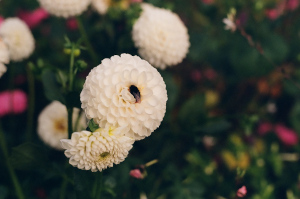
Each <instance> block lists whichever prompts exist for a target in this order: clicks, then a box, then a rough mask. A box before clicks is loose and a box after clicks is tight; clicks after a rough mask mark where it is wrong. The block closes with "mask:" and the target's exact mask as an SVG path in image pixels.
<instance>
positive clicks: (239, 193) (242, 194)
mask: <svg viewBox="0 0 300 199" xmlns="http://www.w3.org/2000/svg"><path fill="white" fill-rule="evenodd" d="M246 194H247V189H246V186H242V187H241V188H239V190H237V192H236V195H237V197H239V198H243V197H245V196H246Z"/></svg>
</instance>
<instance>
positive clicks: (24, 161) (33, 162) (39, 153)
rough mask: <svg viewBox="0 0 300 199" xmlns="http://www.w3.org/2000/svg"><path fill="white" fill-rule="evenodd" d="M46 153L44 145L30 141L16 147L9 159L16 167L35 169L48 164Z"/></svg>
mask: <svg viewBox="0 0 300 199" xmlns="http://www.w3.org/2000/svg"><path fill="white" fill-rule="evenodd" d="M45 154H46V152H45V150H44V149H43V148H42V147H40V146H38V145H36V144H33V143H29V142H28V143H24V144H21V145H19V146H17V147H14V148H13V149H12V154H11V156H10V158H9V160H10V162H11V164H12V166H13V167H14V168H15V169H20V170H33V169H38V168H41V167H47V166H48V165H47V162H48V158H47V156H46V155H45Z"/></svg>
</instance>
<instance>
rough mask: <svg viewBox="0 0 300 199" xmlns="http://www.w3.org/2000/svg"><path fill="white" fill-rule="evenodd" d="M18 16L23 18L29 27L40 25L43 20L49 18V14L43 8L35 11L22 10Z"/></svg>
mask: <svg viewBox="0 0 300 199" xmlns="http://www.w3.org/2000/svg"><path fill="white" fill-rule="evenodd" d="M18 17H19V18H20V19H22V20H23V21H24V22H25V23H26V24H27V25H28V26H29V28H34V27H36V26H38V25H39V24H40V23H41V21H42V20H44V19H47V18H48V17H49V14H48V13H47V12H46V11H45V10H44V9H43V8H38V9H36V10H33V11H27V10H20V11H19V12H18Z"/></svg>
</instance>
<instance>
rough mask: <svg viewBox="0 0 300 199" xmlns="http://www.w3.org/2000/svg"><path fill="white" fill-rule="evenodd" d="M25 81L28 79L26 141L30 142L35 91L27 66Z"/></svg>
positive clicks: (32, 78) (31, 75)
mask: <svg viewBox="0 0 300 199" xmlns="http://www.w3.org/2000/svg"><path fill="white" fill-rule="evenodd" d="M26 72H27V79H28V92H29V97H28V100H29V101H28V113H27V130H26V139H27V141H31V140H32V132H33V116H34V108H35V106H34V105H35V103H34V101H35V90H34V77H33V74H32V71H31V69H30V67H29V65H27V67H26Z"/></svg>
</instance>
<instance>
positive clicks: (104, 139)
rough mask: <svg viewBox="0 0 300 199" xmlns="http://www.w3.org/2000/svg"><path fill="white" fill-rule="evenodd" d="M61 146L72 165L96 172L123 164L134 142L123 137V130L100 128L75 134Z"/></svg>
mask: <svg viewBox="0 0 300 199" xmlns="http://www.w3.org/2000/svg"><path fill="white" fill-rule="evenodd" d="M61 144H62V147H63V148H64V149H66V151H65V155H66V156H67V157H68V158H70V160H69V163H70V164H71V165H73V166H74V167H77V168H79V169H82V170H91V171H92V172H96V171H102V170H103V169H106V168H107V167H113V165H114V164H119V163H121V162H123V161H124V160H125V158H126V157H127V156H128V152H129V150H130V149H131V148H132V144H133V140H132V139H131V138H129V137H126V136H123V135H122V128H104V129H103V128H99V129H97V130H96V131H95V132H93V133H92V132H89V131H81V132H75V133H73V134H72V137H71V139H62V140H61Z"/></svg>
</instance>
